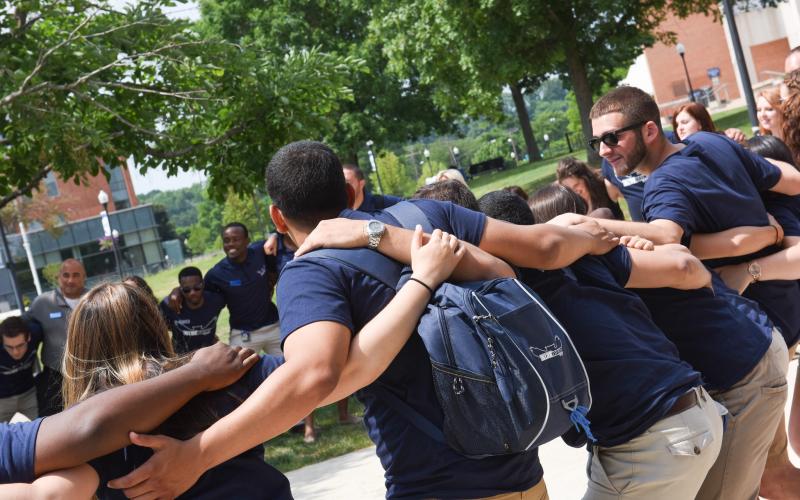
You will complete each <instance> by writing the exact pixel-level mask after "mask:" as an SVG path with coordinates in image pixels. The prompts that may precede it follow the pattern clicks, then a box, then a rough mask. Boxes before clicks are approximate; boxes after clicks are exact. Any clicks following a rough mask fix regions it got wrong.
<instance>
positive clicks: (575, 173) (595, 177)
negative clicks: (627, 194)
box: [529, 156, 622, 218]
mask: <svg viewBox="0 0 800 500" xmlns="http://www.w3.org/2000/svg"><path fill="white" fill-rule="evenodd" d="M567 177H575V178H577V179H582V180H583V182H585V183H586V189H588V190H589V198H591V200H592V210H594V209H597V208H608V209H610V210H611V212H612V213H613V214H614V215H615V217H617V218H621V216H622V211H621V210H620V208H619V205H618V204H617V203H615V202H614V201H612V200H611V198H609V197H608V191H606V185H605V183H604V182H603V179H602V177H601V176H600V173H599V172H598V171H596V170H592V169H591V168H589V165H587V164H586V163H584V162H582V161H580V160H578V159H577V158H575V157H574V156H568V157H566V158H563V159H561V160H560V161H559V162H558V166H557V167H556V180H557V181H558V183H559V184H560V183H561V181H563V180H564V179H566V178H567ZM529 201H530V200H529Z"/></svg>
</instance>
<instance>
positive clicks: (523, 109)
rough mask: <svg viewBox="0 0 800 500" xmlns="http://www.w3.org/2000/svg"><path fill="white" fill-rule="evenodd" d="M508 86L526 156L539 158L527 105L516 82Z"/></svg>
mask: <svg viewBox="0 0 800 500" xmlns="http://www.w3.org/2000/svg"><path fill="white" fill-rule="evenodd" d="M508 86H509V87H510V88H511V97H512V98H513V99H514V107H515V108H517V118H519V126H520V130H522V137H523V138H524V139H525V148H526V149H527V151H528V158H529V159H530V161H536V160H539V159H541V157H542V155H541V154H540V153H539V147H538V146H537V145H536V139H534V138H533V128H531V117H530V115H529V114H528V105H527V104H525V99H524V98H523V97H522V91H521V90H520V88H519V86H518V85H517V84H516V83H510V84H509V85H508ZM521 160H522V158H517V161H521Z"/></svg>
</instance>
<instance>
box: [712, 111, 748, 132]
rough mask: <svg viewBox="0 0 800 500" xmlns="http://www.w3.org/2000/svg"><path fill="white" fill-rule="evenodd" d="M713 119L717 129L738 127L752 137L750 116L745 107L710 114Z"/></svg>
mask: <svg viewBox="0 0 800 500" xmlns="http://www.w3.org/2000/svg"><path fill="white" fill-rule="evenodd" d="M711 118H713V119H714V125H715V126H716V127H717V130H720V131H724V130H726V129H729V128H738V129H739V130H741V131H742V132H744V135H746V136H747V137H752V136H753V132H752V131H751V128H750V117H749V116H748V114H747V108H737V109H730V110H728V111H723V112H722V113H717V114H715V115H711Z"/></svg>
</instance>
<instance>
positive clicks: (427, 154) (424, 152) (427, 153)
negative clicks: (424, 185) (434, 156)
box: [422, 148, 434, 176]
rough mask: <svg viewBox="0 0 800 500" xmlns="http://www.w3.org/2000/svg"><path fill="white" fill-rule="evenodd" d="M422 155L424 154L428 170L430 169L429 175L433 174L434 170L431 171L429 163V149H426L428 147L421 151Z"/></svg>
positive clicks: (431, 167)
mask: <svg viewBox="0 0 800 500" xmlns="http://www.w3.org/2000/svg"><path fill="white" fill-rule="evenodd" d="M422 156H424V157H425V160H426V161H427V162H428V170H430V171H431V176H433V174H434V172H433V165H432V164H431V150H430V149H428V148H425V149H424V150H423V151H422Z"/></svg>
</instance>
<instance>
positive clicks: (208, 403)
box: [89, 356, 292, 500]
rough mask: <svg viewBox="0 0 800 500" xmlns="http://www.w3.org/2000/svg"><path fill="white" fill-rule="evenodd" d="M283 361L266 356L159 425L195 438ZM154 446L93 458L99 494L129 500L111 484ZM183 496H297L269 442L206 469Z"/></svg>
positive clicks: (169, 432)
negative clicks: (269, 458) (268, 454)
mask: <svg viewBox="0 0 800 500" xmlns="http://www.w3.org/2000/svg"><path fill="white" fill-rule="evenodd" d="M282 364H283V357H281V356H263V357H262V358H261V360H260V361H259V362H258V363H256V365H255V366H253V368H251V369H250V370H249V371H248V372H247V373H246V374H245V375H244V376H243V377H242V378H241V379H239V380H238V381H237V382H235V383H234V384H231V385H230V386H228V387H226V388H225V389H222V390H219V391H214V392H209V393H203V394H201V395H199V396H196V397H195V398H194V399H192V400H191V401H190V402H189V403H187V404H186V405H185V406H184V407H183V408H181V409H180V410H178V412H177V413H175V414H174V415H173V416H171V417H170V418H169V419H168V420H167V421H166V422H165V423H164V424H162V425H161V427H159V428H158V429H157V430H156V433H157V434H167V435H169V436H173V437H176V438H177V439H189V438H190V437H192V436H193V435H195V434H197V433H198V432H200V431H201V430H203V429H205V428H207V427H208V426H210V425H211V424H213V423H214V422H215V421H216V420H218V419H220V418H222V417H224V416H225V415H227V414H228V413H230V412H232V411H233V410H235V409H236V407H238V406H239V405H240V404H241V403H242V402H243V401H244V400H245V399H247V397H248V396H250V394H252V393H253V392H254V391H255V390H256V389H257V388H258V386H259V385H260V384H261V382H263V381H264V379H266V378H267V377H268V376H269V374H270V373H272V372H273V371H275V370H276V369H278V367H279V366H280V365H282ZM152 454H153V450H151V449H150V448H142V447H139V446H136V445H130V446H126V447H125V448H122V449H121V450H117V451H115V452H113V453H111V454H109V455H106V456H104V457H100V458H97V459H95V460H92V461H90V462H89V465H91V466H92V467H93V468H94V470H95V471H97V475H98V476H99V477H100V486H99V488H98V489H97V496H98V498H101V499H111V498H114V499H120V500H122V499H124V498H125V495H124V494H123V493H122V491H121V490H115V489H111V488H108V487H107V486H106V484H107V483H108V481H110V480H112V479H116V478H118V477H122V476H124V475H126V474H128V473H130V472H131V471H133V470H134V469H135V468H136V467H138V466H140V465H142V464H143V463H145V462H146V461H147V459H148V458H150V456H152ZM178 498H202V499H207V500H219V499H223V498H231V499H238V498H261V499H264V500H273V499H277V500H286V499H291V498H292V492H291V490H290V488H289V480H288V479H287V478H286V476H284V475H283V474H282V473H280V472H279V471H278V470H277V469H275V468H273V467H272V466H271V465H269V464H267V463H266V462H264V447H263V446H262V445H258V446H256V447H254V448H251V449H250V450H248V451H246V452H244V453H242V454H241V455H238V456H236V457H234V458H232V459H230V460H227V461H225V462H223V463H221V464H219V465H218V466H216V467H213V468H211V469H209V470H208V471H206V472H205V473H204V474H203V475H202V476H200V479H198V480H197V482H196V483H195V484H194V485H193V486H192V487H191V488H189V489H188V490H187V491H186V492H185V493H184V494H183V495H181V496H179V497H178Z"/></svg>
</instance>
